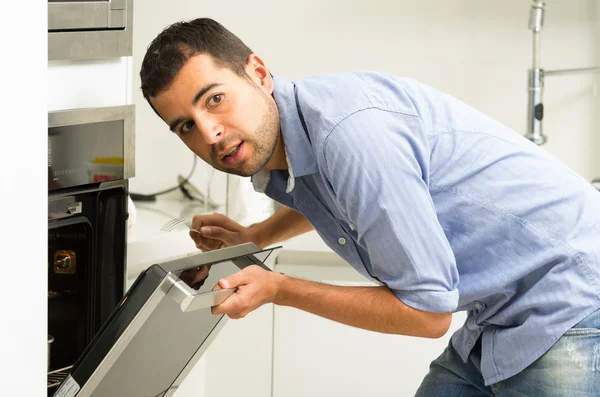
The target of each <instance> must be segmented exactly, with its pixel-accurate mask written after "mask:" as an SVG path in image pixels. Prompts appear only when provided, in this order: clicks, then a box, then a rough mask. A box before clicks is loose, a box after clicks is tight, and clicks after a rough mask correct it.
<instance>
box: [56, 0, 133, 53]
mask: <svg viewBox="0 0 600 397" xmlns="http://www.w3.org/2000/svg"><path fill="white" fill-rule="evenodd" d="M132 31H133V0H93V1H90V0H70V1H65V0H48V60H49V61H56V60H66V59H71V60H81V59H101V58H115V57H122V56H131V55H132V37H133V36H132Z"/></svg>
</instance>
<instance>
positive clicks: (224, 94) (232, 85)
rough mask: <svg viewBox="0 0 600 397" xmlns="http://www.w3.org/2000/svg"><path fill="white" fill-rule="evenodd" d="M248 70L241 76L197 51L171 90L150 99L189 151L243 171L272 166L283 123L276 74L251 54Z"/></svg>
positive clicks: (231, 169)
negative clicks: (275, 91) (275, 96)
mask: <svg viewBox="0 0 600 397" xmlns="http://www.w3.org/2000/svg"><path fill="white" fill-rule="evenodd" d="M257 60H258V61H257ZM246 72H247V73H248V77H247V78H244V77H241V76H239V75H237V74H236V73H235V72H233V71H231V70H230V69H228V68H224V67H219V66H217V65H216V64H215V63H214V61H213V59H212V57H211V56H209V55H206V54H200V55H196V56H194V57H191V58H190V59H188V61H187V62H186V63H185V65H184V66H183V68H182V69H181V70H180V71H179V73H178V74H177V75H176V76H175V79H174V80H173V82H172V83H171V85H170V86H169V87H168V88H167V90H165V91H163V92H161V93H159V94H158V95H157V96H155V97H151V98H150V101H151V102H152V105H153V106H154V108H155V109H156V111H157V112H158V114H159V115H160V116H161V117H162V119H163V120H164V121H165V122H166V123H167V124H168V125H169V127H170V129H171V130H172V131H173V132H175V133H176V134H177V135H178V136H179V137H180V138H181V140H182V141H183V143H185V144H186V145H187V147H188V148H190V150H192V151H193V152H194V153H196V154H197V155H198V156H199V157H200V158H201V159H203V160H204V161H206V162H207V163H208V164H210V165H212V166H213V167H214V168H216V169H218V170H221V171H224V172H228V173H231V174H237V175H241V176H251V175H254V174H255V173H257V172H258V171H259V170H261V169H262V168H266V169H272V168H273V165H272V164H269V162H270V160H272V156H273V153H274V151H275V149H276V147H277V143H278V140H279V128H280V127H279V112H278V110H277V106H276V104H275V101H274V99H273V97H272V96H271V94H272V92H273V86H272V79H271V78H270V75H268V71H267V70H266V68H265V67H264V65H262V61H260V59H259V58H257V57H254V56H251V57H250V58H249V61H248V64H247V65H246ZM265 73H266V74H265ZM273 161H274V160H272V161H271V162H273Z"/></svg>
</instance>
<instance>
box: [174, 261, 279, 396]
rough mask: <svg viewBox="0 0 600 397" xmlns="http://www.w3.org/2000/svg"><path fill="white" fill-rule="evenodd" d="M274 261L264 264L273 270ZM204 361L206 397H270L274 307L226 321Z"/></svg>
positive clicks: (269, 306) (262, 307) (269, 305)
mask: <svg viewBox="0 0 600 397" xmlns="http://www.w3.org/2000/svg"><path fill="white" fill-rule="evenodd" d="M275 259H276V258H275V256H274V255H271V256H269V258H268V259H267V260H265V262H264V264H265V265H266V266H267V267H269V268H270V269H273V267H274V265H275ZM205 357H206V372H205V379H204V393H205V394H204V396H205V397H223V396H244V397H270V396H271V375H272V364H273V304H267V305H263V306H261V307H260V308H258V309H257V310H255V311H253V312H251V313H249V314H248V315H247V316H246V317H245V318H242V319H238V320H231V319H230V320H229V321H227V323H226V324H225V326H224V327H223V329H222V330H221V332H220V333H219V335H218V336H217V338H216V339H215V340H214V341H213V342H212V344H211V345H210V347H209V348H208V350H207V351H206V353H205ZM186 381H187V379H186ZM177 397H179V396H177ZM181 397H187V396H181ZM190 397H191V396H190ZM194 397H196V396H194Z"/></svg>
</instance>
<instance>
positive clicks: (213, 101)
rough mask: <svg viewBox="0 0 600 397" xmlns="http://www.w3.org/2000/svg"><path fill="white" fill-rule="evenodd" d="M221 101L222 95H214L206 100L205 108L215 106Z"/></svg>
mask: <svg viewBox="0 0 600 397" xmlns="http://www.w3.org/2000/svg"><path fill="white" fill-rule="evenodd" d="M222 101H223V94H215V95H213V96H211V97H210V98H208V100H207V101H206V106H207V107H209V108H211V107H215V106H217V105H218V104H219V103H221V102H222Z"/></svg>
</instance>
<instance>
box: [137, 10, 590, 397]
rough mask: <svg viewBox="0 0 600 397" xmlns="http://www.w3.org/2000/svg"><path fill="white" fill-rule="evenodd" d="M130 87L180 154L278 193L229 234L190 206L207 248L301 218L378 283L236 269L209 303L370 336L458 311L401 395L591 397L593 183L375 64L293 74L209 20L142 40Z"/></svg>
mask: <svg viewBox="0 0 600 397" xmlns="http://www.w3.org/2000/svg"><path fill="white" fill-rule="evenodd" d="M140 75H141V80H142V91H143V94H144V96H145V98H146V99H147V100H148V103H149V104H150V105H151V106H152V108H153V109H154V110H155V112H156V113H157V114H158V115H159V116H160V117H161V118H162V119H163V120H164V121H165V122H166V123H167V125H168V126H169V128H170V129H171V130H172V131H173V132H174V133H175V134H177V135H178V136H179V137H180V138H181V140H182V141H183V143H185V144H186V145H187V146H188V147H189V148H190V150H192V151H193V152H194V153H196V154H197V155H198V156H200V157H201V158H202V159H203V160H204V161H206V162H207V163H209V164H210V165H212V166H213V167H214V168H216V169H219V170H221V171H225V172H229V173H232V174H237V175H242V176H252V182H253V184H254V187H255V189H256V190H258V191H262V192H264V193H265V194H267V195H268V196H269V197H271V198H273V199H274V200H277V201H278V202H280V203H282V204H284V205H285V206H286V208H284V209H282V210H280V211H278V212H277V213H276V214H274V215H273V216H272V217H271V218H269V219H267V220H265V221H264V222H261V223H258V224H254V225H251V226H250V227H243V226H241V225H239V224H237V223H236V222H234V221H233V220H231V219H228V218H226V217H225V216H223V215H220V214H213V215H203V216H196V217H194V220H193V227H194V228H195V229H198V230H200V231H201V234H197V233H191V236H192V238H193V239H194V240H195V242H196V244H197V246H198V248H200V249H202V250H205V251H208V250H213V249H218V248H221V247H224V246H231V245H236V244H240V243H244V242H248V241H252V242H255V243H256V244H257V245H259V246H261V247H265V246H268V245H271V244H274V243H276V242H279V241H283V240H286V239H288V238H290V237H293V236H296V235H298V234H300V233H304V232H306V231H309V230H311V229H312V228H313V227H314V229H315V230H316V231H317V232H318V233H319V235H320V236H321V237H322V238H323V240H324V241H325V242H326V243H327V244H328V245H329V246H330V247H331V248H332V249H333V250H334V251H335V252H336V253H338V254H339V255H340V256H341V257H342V258H344V259H345V260H346V261H347V262H348V263H350V264H351V265H352V266H353V267H354V268H355V269H356V270H357V271H359V272H360V273H361V274H363V275H364V276H366V277H368V278H369V279H371V280H374V281H376V282H378V283H379V284H380V286H378V287H341V286H330V285H324V284H321V283H317V282H310V281H305V280H299V279H294V278H292V277H288V276H286V275H283V274H278V273H275V272H267V271H263V270H262V269H260V268H258V267H249V268H247V269H245V270H243V271H241V272H239V273H237V274H234V275H232V276H230V277H228V278H226V279H223V280H220V281H219V283H218V285H217V286H216V287H215V288H231V287H238V290H237V292H236V293H235V294H234V295H232V296H231V297H230V298H228V299H227V300H226V301H225V302H224V303H223V304H221V305H219V306H217V307H215V308H213V312H214V313H226V314H227V315H229V317H231V318H240V317H244V316H245V315H246V314H248V313H249V312H251V311H252V310H254V309H256V308H258V307H259V306H261V305H263V304H265V303H268V302H273V303H274V304H277V305H288V306H293V307H296V308H298V309H301V310H305V311H307V312H310V313H314V314H316V315H319V316H322V317H326V318H328V319H331V320H334V321H338V322H341V323H344V324H348V325H351V326H355V327H360V328H364V329H368V330H373V331H377V332H384V333H396V334H403V335H412V336H420V337H427V338H438V337H441V336H442V335H444V334H445V333H446V331H447V330H448V327H449V325H450V321H451V315H452V314H451V313H452V312H456V311H462V310H466V311H468V318H467V321H466V323H465V324H464V326H463V327H462V328H461V329H460V330H459V331H457V333H456V334H454V335H453V337H452V341H451V343H450V345H449V346H448V348H447V349H446V350H445V351H444V352H443V354H442V355H441V356H440V357H439V358H438V359H436V360H435V361H434V362H433V363H432V365H431V367H430V372H429V374H428V375H427V376H426V378H425V379H424V381H423V383H422V385H421V387H420V389H419V391H418V393H417V395H418V396H445V397H452V396H458V395H469V396H517V395H518V396H567V395H568V396H592V395H597V393H598V390H600V329H599V328H600V311H598V308H599V307H600V194H599V193H598V192H597V191H595V190H594V189H593V188H592V186H591V184H589V183H588V182H586V181H585V180H584V179H582V178H581V177H580V176H578V175H576V174H575V173H573V172H572V171H570V170H569V169H568V168H567V167H566V166H564V165H563V164H561V163H560V162H559V161H558V160H556V159H555V158H553V157H552V156H550V155H549V154H547V153H546V152H545V151H543V150H542V149H540V148H538V147H537V146H536V145H534V144H533V143H531V142H529V141H527V140H526V139H525V138H523V137H522V136H521V135H519V134H517V133H516V132H514V131H511V130H509V129H508V128H506V127H505V126H503V125H501V124H499V123H497V122H495V121H494V120H492V119H490V118H489V117H486V116H485V115H483V114H481V113H479V112H478V111H476V110H475V109H473V108H471V107H469V106H467V105H465V104H464V103H462V102H460V101H458V100H456V99H454V98H452V97H450V96H448V95H445V94H443V93H440V92H438V91H436V90H435V89H433V88H431V87H429V86H426V85H423V84H420V83H419V82H416V81H414V80H412V79H404V78H399V77H396V76H392V75H389V74H380V73H372V72H356V73H346V74H337V75H328V76H321V77H314V78H309V79H305V80H301V81H297V82H293V83H292V82H289V81H285V80H284V79H282V78H279V77H277V76H273V75H272V74H271V73H270V72H269V70H268V68H267V67H266V65H265V63H264V62H263V60H262V59H261V58H260V57H259V56H258V55H256V54H254V53H253V52H252V51H251V50H250V49H249V48H248V47H247V46H246V45H244V43H243V42H242V41H241V40H240V39H239V38H237V37H236V36H235V35H233V34H232V33H231V32H230V31H228V30H227V29H225V28H224V27H223V26H222V25H220V24H219V23H217V22H215V21H213V20H210V19H196V20H194V21H190V22H179V23H175V24H174V25H172V26H170V27H168V28H167V29H165V30H164V31H163V32H162V33H160V34H159V35H158V37H156V39H155V40H154V41H153V42H152V43H151V44H150V46H149V47H148V50H147V53H146V56H145V58H144V61H143V64H142V69H141V72H140Z"/></svg>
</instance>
